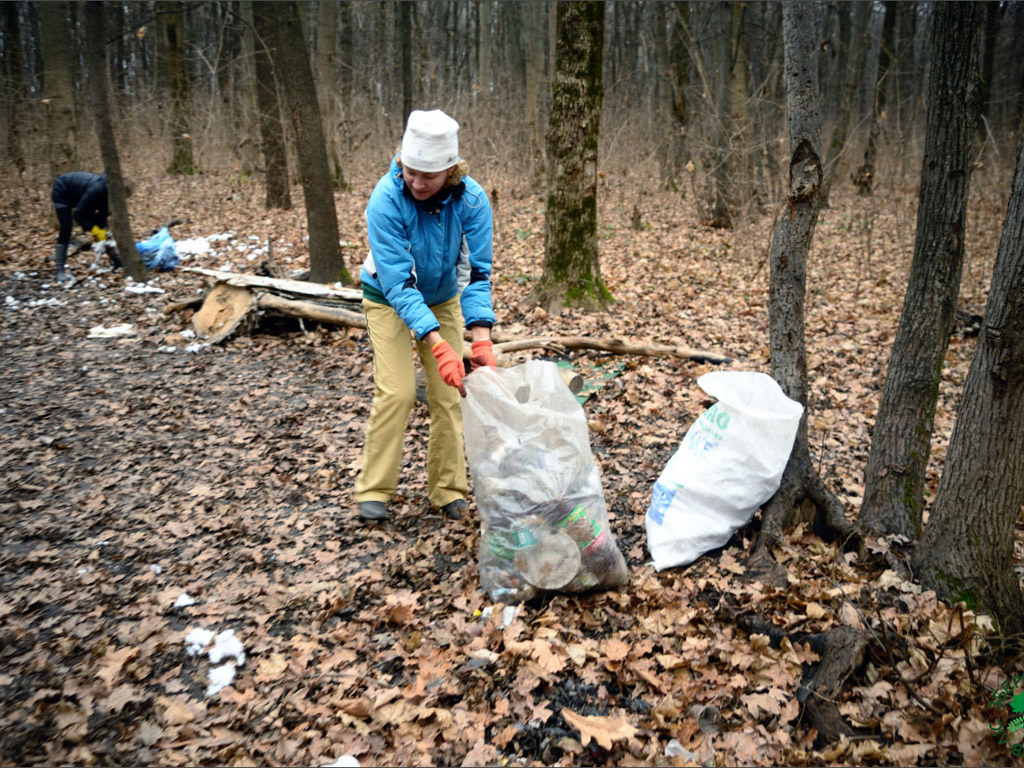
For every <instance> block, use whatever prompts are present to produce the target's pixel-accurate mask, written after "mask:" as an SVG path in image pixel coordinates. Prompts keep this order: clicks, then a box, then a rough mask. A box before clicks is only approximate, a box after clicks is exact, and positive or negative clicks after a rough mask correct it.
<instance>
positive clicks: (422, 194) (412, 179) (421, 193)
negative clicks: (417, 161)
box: [402, 166, 454, 200]
mask: <svg viewBox="0 0 1024 768" xmlns="http://www.w3.org/2000/svg"><path fill="white" fill-rule="evenodd" d="M452 167H453V168H454V166H452ZM451 170H452V169H451V168H446V169H445V170H443V171H438V172H437V173H426V172H424V171H417V170H416V169H415V168H402V178H403V179H405V185H406V186H407V187H409V191H410V192H412V196H413V197H414V198H416V199H417V200H426V199H428V198H430V197H432V196H434V195H436V194H437V193H438V192H440V191H441V187H443V186H444V185H445V182H446V181H447V180H448V174H449V173H450V172H451Z"/></svg>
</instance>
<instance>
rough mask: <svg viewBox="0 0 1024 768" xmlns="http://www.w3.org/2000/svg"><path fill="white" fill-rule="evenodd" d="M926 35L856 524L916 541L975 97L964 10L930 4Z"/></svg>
mask: <svg viewBox="0 0 1024 768" xmlns="http://www.w3.org/2000/svg"><path fill="white" fill-rule="evenodd" d="M935 13H936V16H935V22H934V28H933V33H932V46H931V53H932V55H931V67H932V72H931V77H930V79H929V84H928V97H927V98H928V120H927V128H926V137H925V150H924V163H923V167H922V170H921V197H920V202H919V204H918V214H917V236H916V238H915V240H914V258H913V262H912V264H911V268H910V281H909V284H908V286H907V294H906V297H905V299H904V302H903V312H902V314H901V316H900V324H899V328H898V329H897V331H896V338H895V340H894V341H893V349H892V354H891V356H890V358H889V369H888V373H887V376H886V381H885V388H884V390H883V391H882V399H881V403H880V405H879V408H878V413H877V415H876V417H875V427H874V432H873V434H872V439H871V449H870V452H869V453H868V461H867V467H866V469H865V482H864V502H863V504H862V505H861V510H860V517H859V523H860V525H862V526H863V527H865V528H868V529H870V530H873V531H878V532H881V533H893V534H900V535H903V536H908V537H911V538H917V537H918V536H920V535H921V513H922V509H923V506H924V484H925V471H926V469H927V467H928V455H929V453H930V451H931V436H932V430H933V428H934V423H935V404H936V402H937V400H938V395H939V382H940V380H941V378H942V361H943V358H944V357H945V355H946V349H947V347H948V346H949V334H950V333H951V331H952V329H953V320H954V312H955V310H956V300H957V294H958V292H959V289H960V273H961V267H962V265H963V256H964V224H965V216H966V209H967V193H968V188H969V185H970V178H971V160H972V148H973V140H974V120H975V117H974V116H975V108H976V101H977V99H976V96H977V76H976V70H977V62H978V46H977V33H978V28H979V16H980V9H979V8H978V7H977V6H976V5H975V4H974V3H939V4H938V5H937V7H936V12H935Z"/></svg>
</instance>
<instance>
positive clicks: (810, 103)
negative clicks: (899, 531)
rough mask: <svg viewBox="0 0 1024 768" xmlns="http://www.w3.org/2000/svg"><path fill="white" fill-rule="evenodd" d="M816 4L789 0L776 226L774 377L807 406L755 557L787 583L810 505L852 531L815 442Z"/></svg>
mask: <svg viewBox="0 0 1024 768" xmlns="http://www.w3.org/2000/svg"><path fill="white" fill-rule="evenodd" d="M812 14H813V6H812V5H811V4H809V3H805V2H802V1H801V0H787V1H786V2H784V3H783V6H782V18H783V45H784V51H785V69H784V78H785V90H786V107H787V112H788V115H789V146H790V152H791V157H790V170H789V195H788V198H789V199H788V203H787V204H786V205H785V206H784V208H783V210H782V211H781V212H780V214H779V216H778V219H777V220H776V222H775V231H774V233H773V235H772V244H771V253H770V257H769V258H770V264H771V278H770V280H771V281H770V285H769V298H768V301H769V344H770V350H771V364H772V376H773V377H774V378H775V380H776V381H778V382H779V386H780V387H782V391H783V392H785V393H786V395H787V396H788V397H790V398H791V399H793V400H796V401H797V402H799V403H801V404H802V405H803V406H804V408H805V411H804V415H803V417H802V418H801V419H800V427H799V429H798V430H797V436H796V441H795V443H794V445H793V451H792V453H791V454H790V457H789V462H788V464H787V465H786V470H785V472H784V473H783V476H782V485H781V486H780V487H779V490H778V491H777V492H776V493H775V495H774V496H773V497H772V498H771V499H770V500H769V501H768V503H767V504H766V505H765V507H764V515H763V523H762V527H761V533H760V536H759V537H758V540H757V542H756V544H755V545H754V549H753V551H752V552H751V555H750V564H749V569H748V570H749V572H750V574H751V575H752V576H753V577H756V578H761V579H762V580H763V581H765V582H766V583H773V584H776V585H784V584H785V583H786V578H785V573H784V571H783V569H782V568H781V567H780V566H779V565H778V564H777V563H776V562H775V560H774V558H773V556H772V554H771V547H772V545H773V544H775V543H776V542H777V541H779V540H780V539H781V536H782V531H783V529H784V528H785V527H786V526H788V525H789V524H790V523H791V522H792V521H793V520H794V519H795V517H796V514H797V512H798V510H800V509H801V507H803V506H806V505H805V502H810V505H811V506H812V508H813V509H814V514H815V515H816V516H819V517H820V518H823V520H824V522H825V524H826V526H827V527H828V528H830V529H832V530H833V531H834V532H835V533H838V534H840V535H847V534H848V533H849V531H850V529H851V528H852V526H850V525H849V524H848V523H847V521H846V518H845V513H844V510H843V507H842V504H841V503H840V501H839V500H838V499H837V498H836V497H835V495H834V494H832V493H831V492H830V491H828V489H827V488H825V485H824V483H822V481H821V479H820V478H819V477H818V475H817V472H816V471H815V469H814V466H813V464H812V463H811V458H810V449H809V448H808V444H807V412H806V407H807V346H806V342H805V340H804V295H805V292H806V287H807V253H808V251H809V250H810V246H811V240H812V239H813V237H814V228H815V225H816V223H817V219H818V211H819V208H820V206H821V183H822V167H821V154H820V153H821V99H820V97H819V95H818V71H817V65H816V63H815V59H814V44H813V42H812V41H813V37H812V35H813V32H814V18H813V15H812Z"/></svg>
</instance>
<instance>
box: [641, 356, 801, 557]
mask: <svg viewBox="0 0 1024 768" xmlns="http://www.w3.org/2000/svg"><path fill="white" fill-rule="evenodd" d="M697 385H698V386H699V387H700V388H701V389H703V390H704V391H705V392H707V393H708V394H709V395H711V396H712V397H714V398H716V399H717V400H718V402H717V403H715V404H714V405H713V406H711V407H710V408H709V409H708V410H706V411H705V412H704V413H702V414H701V415H700V417H699V418H698V419H697V421H696V422H694V423H693V425H692V426H691V427H690V429H689V430H687V432H686V436H685V437H684V438H683V442H682V444H681V445H680V446H679V449H678V450H677V451H676V452H675V455H674V456H673V457H672V459H671V460H670V461H669V463H668V464H667V465H666V466H665V469H664V470H663V471H662V473H661V476H660V477H659V478H658V481H657V482H656V483H655V484H654V491H653V493H652V495H651V504H650V506H649V507H648V509H647V515H646V518H645V524H646V528H647V548H648V549H649V550H650V552H651V557H652V558H654V567H655V568H656V569H657V570H659V571H660V570H663V569H664V568H671V567H673V566H677V565H686V564H688V563H692V562H693V561H694V560H696V559H697V558H698V557H700V556H701V555H702V554H704V553H705V552H708V551H709V550H712V549H715V548H716V547H720V546H722V545H723V544H725V543H726V542H727V541H728V540H729V537H730V536H732V534H733V533H734V532H735V531H736V530H737V529H738V528H741V527H742V526H744V525H746V524H747V522H748V521H749V520H750V518H751V517H752V516H753V514H754V512H756V511H757V509H758V508H759V507H760V506H761V505H762V504H764V503H765V502H766V501H768V499H770V498H771V497H772V494H774V493H775V491H777V490H778V489H779V485H780V484H781V482H782V473H783V471H784V470H785V469H786V463H787V462H788V461H789V454H790V452H791V451H792V450H793V441H794V440H795V439H796V432H797V428H798V427H799V425H800V417H801V416H802V415H803V410H804V409H803V406H802V405H800V403H798V402H796V401H794V400H791V399H790V398H788V397H786V395H785V394H783V392H782V389H781V388H780V387H779V385H778V384H777V383H776V382H775V380H774V379H773V378H772V377H771V376H768V375H767V374H764V373H755V372H751V371H715V372H713V373H708V374H705V375H704V376H701V377H700V378H699V379H697Z"/></svg>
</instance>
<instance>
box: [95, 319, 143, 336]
mask: <svg viewBox="0 0 1024 768" xmlns="http://www.w3.org/2000/svg"><path fill="white" fill-rule="evenodd" d="M134 335H135V326H134V325H132V324H131V323H121V324H120V325H114V326H111V327H110V328H104V327H103V326H102V325H96V326H93V327H92V328H90V329H89V338H90V339H116V338H120V337H122V336H134Z"/></svg>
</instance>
